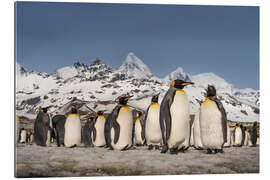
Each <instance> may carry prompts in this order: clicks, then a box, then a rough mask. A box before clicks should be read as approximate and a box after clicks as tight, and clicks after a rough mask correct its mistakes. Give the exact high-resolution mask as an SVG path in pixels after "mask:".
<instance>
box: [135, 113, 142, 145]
mask: <svg viewBox="0 0 270 180" xmlns="http://www.w3.org/2000/svg"><path fill="white" fill-rule="evenodd" d="M144 127H145V122H144V120H143V113H142V112H140V111H138V112H137V117H136V121H135V129H134V131H135V144H136V145H137V146H141V145H143V144H144V142H145V130H144Z"/></svg>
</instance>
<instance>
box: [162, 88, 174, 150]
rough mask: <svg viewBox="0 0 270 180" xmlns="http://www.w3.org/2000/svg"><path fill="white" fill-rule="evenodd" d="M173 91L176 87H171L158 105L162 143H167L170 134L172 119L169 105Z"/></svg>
mask: <svg viewBox="0 0 270 180" xmlns="http://www.w3.org/2000/svg"><path fill="white" fill-rule="evenodd" d="M175 92H176V89H175V88H172V87H171V88H170V89H169V90H168V91H167V93H166V94H165V96H164V98H163V100H162V102H161V105H160V115H159V122H160V128H161V134H162V140H163V144H164V145H167V141H168V139H169V138H170V134H171V121H172V119H171V113H170V107H171V105H172V103H173V98H174V95H175ZM161 111H162V112H161Z"/></svg>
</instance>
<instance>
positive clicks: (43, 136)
mask: <svg viewBox="0 0 270 180" xmlns="http://www.w3.org/2000/svg"><path fill="white" fill-rule="evenodd" d="M48 109H49V107H46V108H41V109H40V112H39V113H38V115H37V118H36V120H35V123H34V141H35V143H36V144H37V145H39V146H47V143H46V142H47V138H48V133H49V130H50V116H49V114H48V113H47V111H48Z"/></svg>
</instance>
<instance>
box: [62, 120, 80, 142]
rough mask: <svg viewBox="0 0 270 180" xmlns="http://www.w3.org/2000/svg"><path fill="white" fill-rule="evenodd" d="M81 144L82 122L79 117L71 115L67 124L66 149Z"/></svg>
mask: <svg viewBox="0 0 270 180" xmlns="http://www.w3.org/2000/svg"><path fill="white" fill-rule="evenodd" d="M80 143H81V121H80V118H79V116H78V115H75V116H73V115H72V116H71V115H69V116H68V117H67V119H66V123H65V136H64V144H65V146H66V147H71V146H73V145H79V144H80Z"/></svg>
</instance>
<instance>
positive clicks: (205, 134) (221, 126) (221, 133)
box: [200, 85, 227, 154]
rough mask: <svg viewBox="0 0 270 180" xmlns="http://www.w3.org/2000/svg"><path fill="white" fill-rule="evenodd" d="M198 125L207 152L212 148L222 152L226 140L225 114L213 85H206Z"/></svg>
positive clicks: (209, 152) (210, 151)
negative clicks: (205, 94) (205, 95)
mask: <svg viewBox="0 0 270 180" xmlns="http://www.w3.org/2000/svg"><path fill="white" fill-rule="evenodd" d="M200 125H201V137H202V144H203V147H204V148H206V149H207V153H208V154H211V153H212V150H214V151H215V153H217V152H220V153H222V152H223V150H222V148H223V145H224V143H225V142H226V141H227V116H226V111H225V109H224V107H223V105H222V103H221V102H220V100H219V99H218V98H217V95H216V89H215V87H214V86H211V85H208V88H207V97H206V99H205V101H204V102H203V103H202V105H201V111H200Z"/></svg>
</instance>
